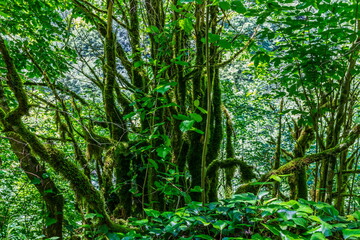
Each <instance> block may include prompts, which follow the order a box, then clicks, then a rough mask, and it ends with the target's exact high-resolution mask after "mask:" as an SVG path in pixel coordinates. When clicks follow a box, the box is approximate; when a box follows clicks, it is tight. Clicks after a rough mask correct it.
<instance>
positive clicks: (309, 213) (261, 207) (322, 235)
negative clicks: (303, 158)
mask: <svg viewBox="0 0 360 240" xmlns="http://www.w3.org/2000/svg"><path fill="white" fill-rule="evenodd" d="M261 195H262V197H263V196H264V195H266V193H262V194H260V196H261ZM262 197H259V195H258V196H255V195H253V194H250V193H247V194H239V195H235V196H234V198H232V199H227V200H222V201H221V202H214V203H209V204H207V205H206V206H204V207H203V206H202V205H201V203H199V202H191V203H190V204H188V205H187V206H186V207H184V208H180V209H177V210H176V211H175V212H159V211H156V210H152V209H146V214H147V215H148V219H141V220H137V219H132V221H131V224H132V225H134V226H136V227H137V228H140V229H142V232H141V233H137V232H130V233H128V234H126V235H121V236H120V235H117V236H116V237H115V235H111V237H110V236H109V237H110V239H126V240H130V239H183V240H185V239H195V240H196V239H199V240H200V239H223V240H230V239H256V240H275V239H286V240H295V239H309V240H322V239H360V230H359V229H360V221H359V220H360V211H356V212H354V213H353V214H351V215H347V216H340V215H339V212H338V211H337V210H336V209H335V208H334V207H333V206H331V205H328V204H326V203H316V202H312V201H305V200H299V201H294V200H291V201H288V202H281V201H278V200H275V199H270V200H266V199H262Z"/></svg>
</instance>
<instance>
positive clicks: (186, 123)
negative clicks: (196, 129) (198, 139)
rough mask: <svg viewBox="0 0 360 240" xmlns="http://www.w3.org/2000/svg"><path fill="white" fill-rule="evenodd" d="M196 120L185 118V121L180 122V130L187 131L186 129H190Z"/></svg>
mask: <svg viewBox="0 0 360 240" xmlns="http://www.w3.org/2000/svg"><path fill="white" fill-rule="evenodd" d="M194 123H195V121H194V120H185V121H182V122H181V123H180V131H182V132H186V131H189V130H190V129H191V128H192V127H193V125H194Z"/></svg>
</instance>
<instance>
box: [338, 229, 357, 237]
mask: <svg viewBox="0 0 360 240" xmlns="http://www.w3.org/2000/svg"><path fill="white" fill-rule="evenodd" d="M342 232H343V236H344V238H345V239H348V238H354V239H360V229H344V230H342Z"/></svg>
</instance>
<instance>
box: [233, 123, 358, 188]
mask: <svg viewBox="0 0 360 240" xmlns="http://www.w3.org/2000/svg"><path fill="white" fill-rule="evenodd" d="M359 135H360V125H356V126H355V127H354V128H353V129H352V130H351V132H350V133H349V135H348V137H347V138H346V139H345V140H344V141H343V142H342V143H340V144H338V145H336V146H335V147H333V148H330V149H328V150H325V151H323V152H320V153H315V154H310V155H307V156H304V157H299V158H296V159H294V160H292V161H290V162H288V163H286V164H284V165H283V166H281V167H280V168H278V169H276V170H273V171H270V172H268V173H267V174H265V175H263V176H262V177H261V178H260V179H258V181H257V182H269V181H272V180H271V179H270V177H271V175H285V174H290V173H293V172H295V171H296V170H298V169H300V168H302V167H304V166H308V165H310V164H311V163H314V162H319V161H321V160H324V159H327V158H330V157H333V156H336V155H337V154H339V153H341V152H342V151H345V150H346V149H348V148H349V147H350V146H351V145H353V144H354V142H355V141H356V139H357V138H358V137H359ZM260 186H261V185H252V184H251V183H248V184H243V185H241V186H240V187H239V188H238V189H237V191H236V193H241V192H248V191H249V192H256V191H257V190H258V189H259V187H260Z"/></svg>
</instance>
